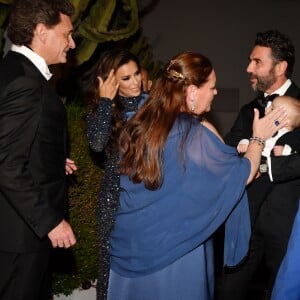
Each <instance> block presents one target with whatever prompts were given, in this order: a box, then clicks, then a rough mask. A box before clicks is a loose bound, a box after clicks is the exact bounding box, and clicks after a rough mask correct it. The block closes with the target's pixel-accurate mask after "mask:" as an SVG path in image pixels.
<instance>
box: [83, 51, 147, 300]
mask: <svg viewBox="0 0 300 300" xmlns="http://www.w3.org/2000/svg"><path fill="white" fill-rule="evenodd" d="M146 98H147V94H146V93H143V92H142V77H141V68H140V65H139V62H138V59H137V58H136V57H135V56H134V55H133V54H132V53H130V52H129V51H128V50H124V49H115V50H110V51H107V52H105V53H103V54H102V56H101V58H100V63H99V66H98V68H97V70H96V73H94V74H93V76H92V81H91V88H90V91H89V93H88V114H87V137H88V142H89V145H90V147H91V149H92V150H93V151H95V152H104V154H105V162H104V168H105V172H104V176H103V178H102V180H101V183H100V190H99V195H98V199H97V222H98V234H99V243H100V244H99V252H100V253H99V276H98V281H97V299H98V300H104V299H106V296H107V282H108V273H109V254H108V249H109V240H108V237H109V234H110V231H111V229H112V227H113V215H114V213H115V211H116V210H117V209H118V203H119V181H120V177H119V172H118V162H119V150H118V136H119V131H120V129H121V128H122V127H123V125H124V122H126V120H128V119H129V118H130V117H131V116H132V115H133V114H135V112H136V111H137V109H138V108H139V107H140V106H141V105H142V104H143V103H144V101H145V100H146Z"/></svg>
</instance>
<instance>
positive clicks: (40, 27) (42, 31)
mask: <svg viewBox="0 0 300 300" xmlns="http://www.w3.org/2000/svg"><path fill="white" fill-rule="evenodd" d="M47 35H48V30H47V27H46V26H45V25H44V24H42V23H39V24H37V25H36V28H35V30H34V36H35V37H36V38H37V39H38V40H39V41H40V42H42V43H43V44H44V43H45V42H46V40H47Z"/></svg>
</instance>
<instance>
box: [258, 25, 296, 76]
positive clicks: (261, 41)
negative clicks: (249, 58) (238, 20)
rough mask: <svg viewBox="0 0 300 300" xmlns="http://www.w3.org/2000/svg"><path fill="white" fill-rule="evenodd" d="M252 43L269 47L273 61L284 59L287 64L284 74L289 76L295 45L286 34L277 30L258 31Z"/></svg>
mask: <svg viewBox="0 0 300 300" xmlns="http://www.w3.org/2000/svg"><path fill="white" fill-rule="evenodd" d="M254 45H255V46H263V47H268V48H271V50H272V56H273V58H274V62H275V63H276V62H279V61H286V62H287V64H288V66H287V69H286V72H285V75H286V77H287V78H290V77H291V75H292V74H293V69H294V64H295V47H294V45H293V42H292V40H291V39H290V38H289V37H288V36H287V35H285V34H282V33H281V32H279V31H278V30H268V31H265V32H259V33H257V35H256V40H255V42H254Z"/></svg>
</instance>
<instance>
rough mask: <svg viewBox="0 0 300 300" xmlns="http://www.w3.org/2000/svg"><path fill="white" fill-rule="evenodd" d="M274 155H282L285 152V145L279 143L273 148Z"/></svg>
mask: <svg viewBox="0 0 300 300" xmlns="http://www.w3.org/2000/svg"><path fill="white" fill-rule="evenodd" d="M273 153H274V156H281V155H282V154H283V146H281V145H277V146H274V148H273Z"/></svg>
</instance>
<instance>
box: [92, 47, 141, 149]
mask: <svg viewBox="0 0 300 300" xmlns="http://www.w3.org/2000/svg"><path fill="white" fill-rule="evenodd" d="M131 61H133V62H135V63H136V65H137V67H138V69H139V70H140V69H141V67H140V64H139V60H138V58H137V57H136V56H135V55H134V54H132V53H131V52H130V51H129V50H127V49H122V48H116V49H112V50H108V51H105V52H103V53H102V55H101V56H100V59H99V64H98V66H97V68H96V70H94V71H93V72H92V73H91V74H89V75H88V77H89V80H88V89H87V92H86V102H87V109H88V111H89V112H91V113H95V112H96V110H97V108H98V106H99V101H100V99H99V94H98V87H99V81H98V76H100V77H101V78H102V79H103V81H105V80H106V79H107V77H108V75H109V72H110V71H111V70H112V69H114V70H115V71H116V70H118V69H119V68H120V67H121V66H123V65H125V64H128V63H129V62H131ZM112 101H113V111H112V132H111V135H110V138H109V141H108V145H107V146H108V149H109V151H116V150H117V149H118V138H119V135H120V131H121V129H122V128H123V127H124V123H125V120H123V111H124V106H123V104H122V102H121V100H120V97H119V95H116V97H115V98H114V99H112ZM117 151H118V150H117Z"/></svg>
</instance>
